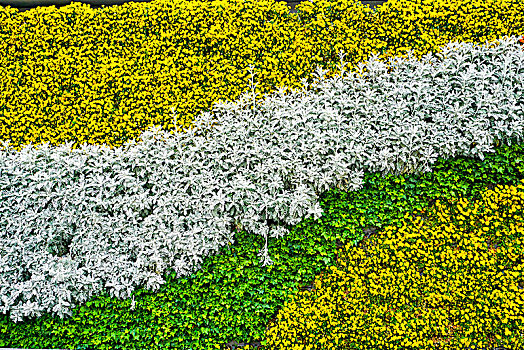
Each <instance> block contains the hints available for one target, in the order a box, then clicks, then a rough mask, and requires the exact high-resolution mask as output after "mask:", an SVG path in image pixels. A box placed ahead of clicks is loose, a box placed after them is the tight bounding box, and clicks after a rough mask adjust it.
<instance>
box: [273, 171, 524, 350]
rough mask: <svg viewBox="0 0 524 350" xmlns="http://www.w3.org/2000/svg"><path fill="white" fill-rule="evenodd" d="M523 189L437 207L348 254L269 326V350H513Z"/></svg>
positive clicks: (523, 296) (519, 337)
mask: <svg viewBox="0 0 524 350" xmlns="http://www.w3.org/2000/svg"><path fill="white" fill-rule="evenodd" d="M523 184H524V180H522V184H520V185H519V186H517V187H514V186H497V187H496V188H495V189H494V190H488V191H486V192H484V193H483V198H482V200H480V201H479V202H473V203H470V202H468V201H467V200H465V199H458V200H456V199H454V200H452V201H450V202H449V203H441V202H440V201H437V202H436V205H435V207H433V208H429V210H425V211H424V212H422V213H418V215H417V213H416V214H415V215H414V216H411V217H410V215H409V214H406V215H405V217H404V219H403V220H402V225H401V227H400V228H399V227H397V226H389V227H387V228H385V230H384V232H383V233H381V234H380V235H378V236H375V237H370V238H369V239H367V240H364V241H363V242H362V243H363V245H362V246H360V247H352V246H351V245H350V244H348V245H347V246H346V248H345V250H343V251H342V252H341V254H342V255H341V254H340V253H339V256H343V257H342V258H339V261H338V262H337V266H334V267H331V268H330V269H331V272H329V271H328V272H326V273H325V274H323V275H321V276H319V277H318V278H317V280H316V281H315V289H314V290H312V292H308V291H304V292H298V293H297V294H295V295H293V296H292V297H291V301H290V302H288V303H286V304H285V305H284V307H283V309H282V310H281V311H280V312H279V314H278V316H277V321H276V324H274V325H271V324H270V325H268V329H267V333H266V336H267V337H268V339H267V340H268V347H269V348H271V349H273V348H275V349H284V348H285V349H293V350H298V349H325V348H331V349H362V348H365V349H379V348H387V349H401V348H404V347H412V348H414V349H432V348H435V347H436V346H440V349H462V348H466V347H468V346H472V345H475V344H473V342H476V346H477V348H492V347H494V346H495V344H496V345H498V346H505V347H507V348H511V349H518V348H522V347H523V346H524V333H523V331H522V330H523V329H524V327H523V326H524V315H523V313H522V310H524V273H523V269H524V261H523V257H524V225H523V221H522V209H523V206H524V192H522V189H524V185H523ZM341 250H342V249H341ZM326 345H330V347H326Z"/></svg>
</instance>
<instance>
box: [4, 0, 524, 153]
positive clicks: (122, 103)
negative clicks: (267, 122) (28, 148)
mask: <svg viewBox="0 0 524 350" xmlns="http://www.w3.org/2000/svg"><path fill="white" fill-rule="evenodd" d="M297 9H300V10H302V11H304V12H302V13H300V19H299V18H298V17H296V14H289V10H288V8H286V5H285V3H284V2H282V1H281V2H274V1H273V0H264V1H246V2H245V3H243V2H242V0H234V1H233V0H232V1H230V2H229V3H228V2H227V1H214V2H202V3H200V2H188V1H182V0H170V1H167V0H159V1H153V2H151V3H134V2H130V3H126V4H124V5H122V6H113V7H108V8H101V9H96V10H93V9H90V8H89V5H87V4H82V3H78V2H73V3H72V4H71V5H70V6H66V7H61V8H59V9H56V8H55V7H39V8H37V9H33V10H30V11H26V12H18V10H16V9H13V8H10V7H6V8H1V9H0V50H2V52H4V53H5V54H4V55H2V56H1V57H0V91H2V94H1V95H0V141H7V140H9V142H10V144H11V145H12V146H14V147H15V149H17V150H20V149H21V146H23V145H26V144H29V143H32V144H36V145H38V144H41V143H44V142H49V143H50V144H52V145H58V144H63V143H65V142H67V141H71V142H73V145H72V147H73V148H77V147H78V146H79V145H80V144H82V143H88V144H106V145H109V146H110V147H114V146H120V145H122V144H123V143H124V142H125V141H127V140H128V139H133V138H139V135H140V134H141V132H143V131H144V130H145V129H147V128H148V127H150V126H153V125H160V126H162V127H163V128H164V129H166V130H169V131H171V132H174V131H175V130H178V131H180V130H182V128H187V127H190V126H191V123H192V121H193V120H194V118H195V116H196V115H197V113H200V112H202V111H209V110H211V109H212V106H213V103H214V102H218V101H219V100H227V101H234V100H235V99H237V98H238V97H239V96H240V94H241V93H244V92H247V91H248V80H249V78H250V77H249V72H248V69H247V67H248V66H249V64H251V63H253V64H254V66H255V80H256V82H257V83H258V86H257V88H256V92H257V93H262V94H266V93H269V92H272V91H275V90H276V89H277V87H279V86H284V87H286V88H300V87H302V86H303V85H302V83H301V79H302V78H307V79H308V82H309V83H311V82H313V78H312V76H313V72H314V71H315V69H316V66H317V65H321V66H322V67H323V68H324V69H328V70H329V72H328V74H327V77H331V76H333V75H334V74H335V73H338V68H337V67H338V65H339V64H340V61H339V56H338V52H339V50H343V51H344V52H345V53H346V58H345V60H347V61H348V62H347V63H348V65H347V66H346V67H347V68H348V69H351V70H352V69H353V68H354V67H355V66H356V65H357V64H358V63H359V62H362V61H365V60H366V59H367V58H368V57H369V55H370V53H372V52H376V53H380V56H379V57H380V59H384V58H385V57H388V56H395V55H398V54H404V53H406V51H407V49H408V48H413V49H414V53H415V55H416V56H417V57H418V58H420V56H421V55H422V54H425V53H427V52H429V51H434V52H438V51H439V47H440V46H442V45H444V44H446V43H448V42H450V41H466V42H471V41H474V42H484V41H486V40H489V41H493V40H495V39H497V38H499V37H502V36H504V35H522V34H523V33H522V28H524V16H523V15H522V13H523V11H522V10H521V5H520V1H516V0H513V1H500V0H488V1H484V0H482V1H476V0H475V1H465V0H460V1H456V0H452V1H451V0H447V1H443V0H439V1H433V0H431V1H428V0H424V1H407V0H389V1H388V2H386V3H385V4H383V5H382V6H381V7H379V9H378V10H377V11H376V12H373V10H371V9H370V8H369V7H364V6H362V5H361V4H360V2H359V1H346V0H340V1H337V2H333V4H330V3H329V2H326V1H316V2H315V4H312V3H310V2H308V1H306V2H303V3H301V4H300V5H298V6H297ZM259 97H261V95H259ZM171 107H173V108H174V109H175V111H176V113H177V118H176V120H175V119H174V118H173V116H172V114H171V112H170V110H171V109H170V108H171Z"/></svg>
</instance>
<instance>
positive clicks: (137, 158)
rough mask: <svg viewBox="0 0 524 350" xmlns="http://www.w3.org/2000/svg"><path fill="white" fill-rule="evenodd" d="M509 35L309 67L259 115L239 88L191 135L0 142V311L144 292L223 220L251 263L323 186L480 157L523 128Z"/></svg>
mask: <svg viewBox="0 0 524 350" xmlns="http://www.w3.org/2000/svg"><path fill="white" fill-rule="evenodd" d="M516 40H517V38H509V39H505V40H503V41H500V45H498V46H495V45H491V47H489V46H488V45H486V46H481V47H477V46H476V45H472V44H470V43H463V44H458V43H451V44H449V45H448V46H447V47H444V48H443V50H442V52H441V53H439V54H437V56H441V58H442V59H441V60H440V61H437V60H435V59H433V58H432V56H431V54H428V55H426V56H425V57H424V58H423V60H422V61H418V60H416V59H414V58H413V57H412V52H409V53H408V59H407V60H406V59H404V58H390V59H389V60H390V63H391V64H392V67H391V72H388V67H387V65H386V64H385V63H383V62H380V61H378V60H377V55H376V54H375V55H373V56H372V57H371V58H370V60H369V62H368V63H365V64H363V63H360V64H359V66H358V72H357V73H358V76H357V74H356V73H355V72H352V73H351V74H349V76H348V77H343V75H342V77H340V76H335V77H334V78H333V79H330V80H325V79H323V76H324V73H325V72H323V71H322V70H321V69H320V68H319V69H318V70H317V76H318V80H317V82H316V83H315V84H318V86H319V90H318V91H306V90H303V91H302V92H301V93H300V94H299V93H297V92H296V91H292V93H291V94H290V95H284V93H283V89H280V90H279V91H278V93H276V94H272V95H271V96H269V98H267V99H266V100H265V102H263V103H261V104H259V106H258V108H257V107H256V106H255V100H254V98H255V96H254V88H253V85H251V86H252V89H253V96H252V97H253V99H252V101H253V108H251V106H249V103H248V102H247V101H248V100H247V99H246V95H243V96H242V97H241V98H240V99H239V101H238V102H236V103H222V102H220V103H217V104H216V105H215V109H214V110H213V111H214V112H215V117H214V118H213V116H212V114H211V113H209V112H205V113H203V114H202V115H200V116H199V117H197V118H196V121H195V128H194V129H189V130H187V131H186V132H183V133H177V132H175V133H174V134H171V133H169V132H166V131H161V130H160V128H159V127H156V126H155V127H153V128H152V129H151V130H148V131H146V132H144V133H143V134H142V135H141V140H140V141H135V140H132V141H129V142H127V143H126V144H125V145H124V146H122V147H119V148H115V149H110V148H108V147H106V146H98V145H86V144H84V145H82V146H81V148H79V149H76V150H72V149H71V145H72V143H66V144H65V145H60V146H59V147H54V146H53V147H50V146H49V144H48V143H46V144H43V145H40V146H39V147H38V148H34V147H33V146H32V145H28V146H26V147H24V148H23V149H22V150H21V151H20V152H15V150H14V149H12V148H10V147H9V145H8V143H7V142H3V145H4V147H5V149H4V150H2V151H0V190H1V192H0V296H1V298H0V299H1V301H0V310H1V311H2V312H3V313H7V312H10V317H11V319H12V320H13V321H15V322H19V321H22V320H23V316H28V317H39V316H40V315H42V314H43V313H45V312H51V313H53V314H57V315H59V316H60V317H64V316H66V315H69V316H71V315H72V312H71V310H72V309H73V308H74V307H75V306H76V305H78V304H80V303H83V302H85V301H87V300H88V299H89V298H91V297H92V296H94V295H98V294H100V293H101V292H103V291H104V290H108V291H109V293H110V295H111V296H114V297H118V298H130V297H131V293H132V292H133V291H134V290H135V288H137V287H145V288H147V289H149V290H157V289H158V288H159V287H160V285H162V284H163V283H164V282H165V280H164V279H163V278H162V274H163V273H164V271H165V269H166V268H167V267H171V268H173V269H174V270H175V271H176V272H177V277H181V276H186V275H189V274H192V273H193V272H195V271H197V270H198V269H199V268H200V267H201V265H200V264H201V263H202V259H203V258H204V257H205V256H208V255H210V254H215V253H217V252H218V251H219V248H220V247H221V246H224V245H226V244H227V243H233V242H234V241H233V236H234V233H233V229H232V226H231V225H234V224H237V225H239V227H242V228H243V229H245V230H247V231H248V232H251V233H256V234H259V235H262V236H263V237H264V238H265V240H266V245H265V247H264V249H263V250H262V251H261V252H260V256H261V263H262V265H263V266H266V265H268V264H272V261H271V259H270V257H269V255H268V249H267V239H268V236H269V237H271V238H280V237H283V236H284V235H285V234H287V233H288V231H287V230H286V229H285V228H283V227H282V225H281V224H282V223H285V224H289V225H295V224H297V223H299V222H300V221H301V220H302V219H303V218H304V217H305V218H309V217H311V216H313V217H314V218H316V219H318V218H319V217H320V216H321V215H322V213H323V211H322V209H321V208H320V206H319V203H318V196H319V195H320V194H321V193H322V192H324V191H327V190H328V189H330V188H332V187H333V186H336V187H338V188H341V189H344V190H358V189H360V188H361V186H362V183H363V176H364V171H367V172H375V171H380V172H382V173H383V174H386V173H394V174H401V173H405V172H412V173H420V172H424V171H431V167H430V165H432V164H433V163H434V162H435V161H436V160H437V157H438V156H441V157H443V158H449V157H454V156H457V155H463V156H471V157H479V158H481V159H483V153H485V152H493V151H494V149H493V148H492V144H493V141H494V138H495V137H496V138H498V139H500V140H506V141H508V143H509V144H511V140H510V137H516V138H517V139H518V138H520V137H522V130H523V128H522V127H523V115H524V113H523V110H522V109H523V102H524V101H523V96H522V91H524V87H523V82H524V67H523V66H522V64H523V62H524V52H523V50H522V49H521V48H520V46H519V45H518V44H517V43H516ZM445 56H447V57H446V58H445V59H444V57H445ZM342 57H343V56H342V55H341V72H342V73H343V72H344V71H343V62H342ZM366 66H367V70H368V71H367V72H365V71H364V67H366ZM303 83H304V85H305V86H306V88H305V89H307V84H306V83H305V80H303ZM313 86H315V85H313ZM213 123H214V124H216V125H212V124H213ZM269 219H271V220H273V221H272V222H273V223H277V224H273V223H271V224H270V223H269V222H268V220H269Z"/></svg>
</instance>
